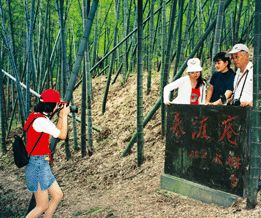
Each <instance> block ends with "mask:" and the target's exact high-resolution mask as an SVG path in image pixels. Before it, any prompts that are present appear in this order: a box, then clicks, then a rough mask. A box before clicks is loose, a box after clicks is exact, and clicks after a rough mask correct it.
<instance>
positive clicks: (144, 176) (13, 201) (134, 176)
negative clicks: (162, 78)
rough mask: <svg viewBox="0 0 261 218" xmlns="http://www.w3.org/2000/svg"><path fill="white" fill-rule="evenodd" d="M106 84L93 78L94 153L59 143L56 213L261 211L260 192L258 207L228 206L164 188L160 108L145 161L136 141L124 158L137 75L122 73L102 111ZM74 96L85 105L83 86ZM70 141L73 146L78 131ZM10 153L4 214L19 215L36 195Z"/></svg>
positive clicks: (152, 217)
mask: <svg viewBox="0 0 261 218" xmlns="http://www.w3.org/2000/svg"><path fill="white" fill-rule="evenodd" d="M158 81H159V75H158V74H157V73H155V74H154V75H153V84H152V87H153V88H152V89H153V90H152V93H151V94H150V95H149V96H147V95H145V94H144V114H147V112H148V111H149V110H150V109H151V107H152V105H153V104H154V102H155V101H156V100H157V98H158V96H159V82H158ZM145 83H146V80H144V84H145ZM105 84H106V77H105V76H101V77H99V78H95V79H93V101H94V103H93V125H94V126H96V127H99V128H100V129H101V130H102V131H101V132H97V131H94V135H93V136H94V148H95V152H94V154H93V155H92V156H91V157H88V156H87V157H85V158H82V157H81V154H80V151H78V152H75V151H73V149H71V150H72V159H71V160H69V161H66V160H65V153H64V146H63V144H62V142H61V143H60V144H59V145H58V146H57V153H56V155H55V161H54V165H53V170H54V174H55V175H56V178H57V180H58V182H59V184H60V185H61V187H62V189H63V191H64V194H65V198H64V200H63V202H62V204H61V205H60V206H59V208H58V211H57V212H56V214H55V217H56V218H60V217H61V218H62V217H63V218H72V217H79V218H87V217H91V218H94V217H96V218H98V217H104V218H105V217H119V218H130V217H135V218H137V217H140V218H168V217H169V218H188V217H191V218H192V217H193V218H196V217H202V218H204V217H205V218H214V217H222V218H231V217H235V218H237V217H238V218H239V217H244V218H246V217H252V218H258V217H260V216H261V206H260V205H261V199H260V193H259V194H258V205H257V207H256V209H254V210H246V209H245V202H244V200H240V201H239V202H237V203H236V204H235V205H233V206H231V207H230V208H226V209H224V208H221V207H217V206H215V205H207V204H204V203H201V202H199V201H195V200H192V199H189V198H186V197H183V196H179V195H177V194H175V193H168V192H165V191H162V190H160V189H159V186H160V175H161V174H162V173H163V166H164V139H162V137H161V134H160V128H161V126H160V114H159V112H158V113H157V114H156V115H155V116H154V117H153V119H152V120H151V121H150V122H149V124H148V125H147V126H146V128H145V129H144V133H145V136H144V139H145V145H144V156H145V162H144V164H143V165H142V166H141V167H137V166H136V145H135V146H134V148H133V151H132V153H131V154H130V155H129V156H128V157H125V158H122V157H121V152H122V151H123V150H124V148H125V146H126V145H127V143H128V141H129V140H130V138H131V136H132V133H133V132H134V131H135V125H136V106H135V105H136V77H135V76H131V77H130V78H129V80H128V83H127V84H126V85H124V86H123V87H122V86H121V82H120V78H118V81H117V82H116V83H115V84H113V85H112V86H111V88H110V92H109V96H108V102H107V111H106V112H105V114H104V115H102V113H101V105H102V98H103V92H104V87H105ZM144 87H145V85H144ZM144 90H145V88H144ZM74 97H75V101H76V103H78V104H80V101H81V98H80V88H79V90H77V91H76V92H75V95H74ZM78 115H79V114H78ZM78 135H79V129H78ZM79 140H80V139H79ZM70 142H71V143H70V144H71V146H73V141H72V131H70ZM9 143H10V142H9ZM10 157H11V152H10V146H9V152H8V154H7V155H5V156H2V157H1V158H0V160H1V162H0V214H1V215H0V217H2V218H9V217H10V218H11V217H12V218H14V217H19V216H18V215H17V214H22V213H23V211H24V210H26V208H27V205H28V202H29V199H30V197H31V195H30V193H29V192H27V191H26V188H25V183H24V181H23V180H24V173H23V170H18V169H17V168H15V166H14V164H12V160H11V159H10ZM20 217H22V216H20Z"/></svg>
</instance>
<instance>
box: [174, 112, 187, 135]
mask: <svg viewBox="0 0 261 218" xmlns="http://www.w3.org/2000/svg"><path fill="white" fill-rule="evenodd" d="M181 124H182V122H181V116H180V113H179V112H176V113H175V117H174V125H173V127H172V132H173V133H174V134H175V135H176V137H181V136H182V135H184V134H185V133H186V132H185V131H184V130H183V129H182V128H181Z"/></svg>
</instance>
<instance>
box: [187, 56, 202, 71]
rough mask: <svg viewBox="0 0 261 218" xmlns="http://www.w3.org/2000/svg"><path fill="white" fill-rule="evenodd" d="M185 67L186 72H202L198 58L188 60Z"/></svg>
mask: <svg viewBox="0 0 261 218" xmlns="http://www.w3.org/2000/svg"><path fill="white" fill-rule="evenodd" d="M187 65H188V68H187V72H199V71H202V67H201V66H200V60H199V59H198V58H191V59H189V60H188V63H187Z"/></svg>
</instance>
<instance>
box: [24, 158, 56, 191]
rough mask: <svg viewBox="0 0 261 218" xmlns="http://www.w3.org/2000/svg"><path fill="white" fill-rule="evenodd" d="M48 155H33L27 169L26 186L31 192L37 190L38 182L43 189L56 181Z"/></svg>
mask: <svg viewBox="0 0 261 218" xmlns="http://www.w3.org/2000/svg"><path fill="white" fill-rule="evenodd" d="M46 157H48V156H47V155H42V156H31V157H30V160H29V163H28V164H27V166H26V169H25V179H26V186H27V189H28V190H29V191H30V192H37V190H38V183H40V188H41V190H42V191H44V190H47V189H48V188H50V186H51V185H52V184H53V182H54V181H55V177H54V175H53V173H52V171H51V168H50V165H49V161H48V160H46Z"/></svg>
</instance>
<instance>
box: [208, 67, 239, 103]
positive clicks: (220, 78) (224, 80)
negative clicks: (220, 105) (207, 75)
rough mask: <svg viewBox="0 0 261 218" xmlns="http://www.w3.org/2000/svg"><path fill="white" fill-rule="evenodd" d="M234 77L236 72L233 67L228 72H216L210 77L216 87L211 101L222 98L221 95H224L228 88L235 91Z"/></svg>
mask: <svg viewBox="0 0 261 218" xmlns="http://www.w3.org/2000/svg"><path fill="white" fill-rule="evenodd" d="M234 78H235V72H234V71H233V70H232V69H229V70H228V71H227V72H226V73H220V72H215V73H214V74H213V75H212V77H211V79H210V84H211V85H212V86H213V88H214V90H213V94H212V97H211V99H210V102H215V101H217V100H218V99H220V95H224V94H225V92H226V91H227V90H230V91H233V84H234Z"/></svg>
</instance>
